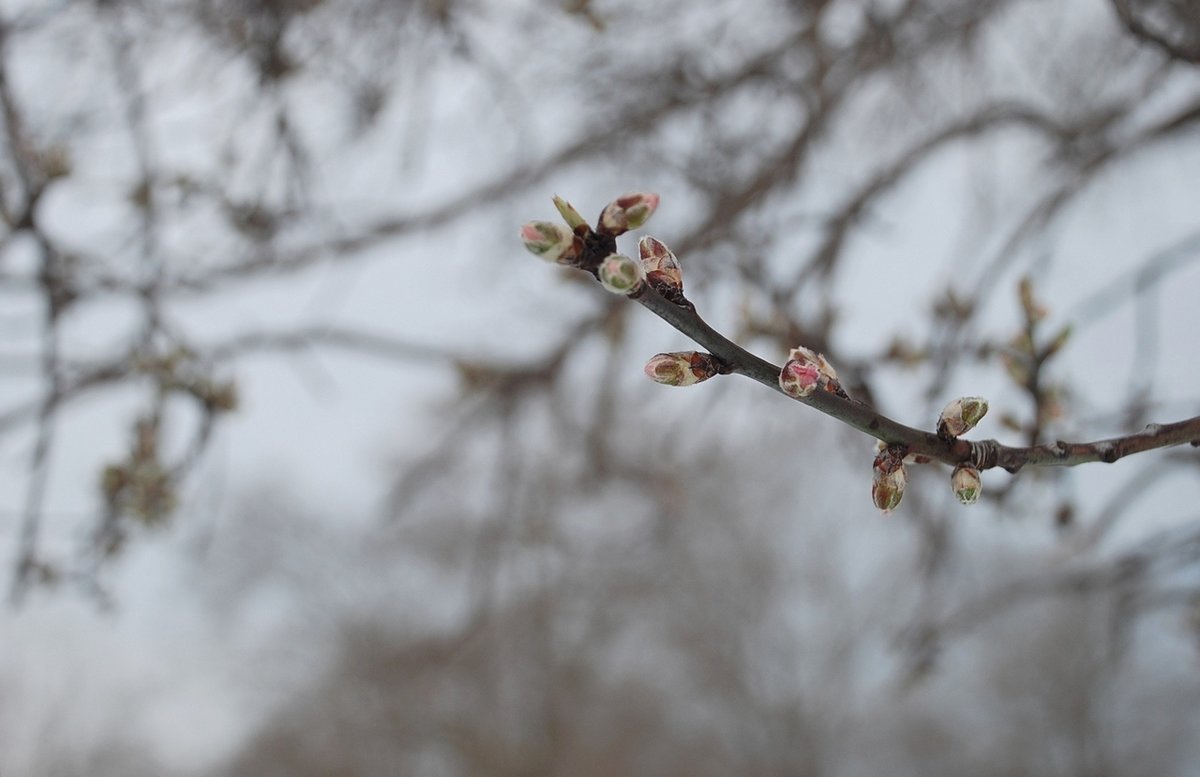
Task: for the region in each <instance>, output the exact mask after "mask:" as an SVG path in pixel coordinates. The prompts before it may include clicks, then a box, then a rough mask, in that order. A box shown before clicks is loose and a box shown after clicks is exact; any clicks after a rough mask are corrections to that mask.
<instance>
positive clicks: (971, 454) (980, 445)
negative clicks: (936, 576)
mask: <svg viewBox="0 0 1200 777" xmlns="http://www.w3.org/2000/svg"><path fill="white" fill-rule="evenodd" d="M632 297H633V298H634V299H636V300H637V302H638V303H640V304H641V305H642V306H643V307H644V308H646V309H647V310H649V311H650V312H651V313H654V314H655V315H656V316H658V317H659V318H661V319H663V320H664V321H666V322H667V323H668V324H670V325H671V326H673V327H675V328H676V329H678V330H679V331H680V332H682V333H683V334H685V335H687V336H688V337H689V338H691V339H692V340H693V341H695V342H696V343H697V344H699V345H700V346H702V347H703V348H705V349H706V350H708V351H709V353H711V354H713V355H714V356H716V357H717V358H718V359H720V360H721V361H722V362H724V363H725V365H726V366H727V367H728V368H729V371H730V372H732V373H737V374H739V375H745V376H746V377H748V378H750V379H752V380H755V381H758V382H759V383H761V384H763V385H764V386H767V387H769V388H771V389H773V390H775V391H778V392H779V393H780V394H784V392H783V390H782V389H781V388H780V387H779V373H780V370H781V369H782V368H781V367H779V366H777V365H775V364H772V363H770V362H768V361H765V360H763V359H760V358H759V357H757V356H755V355H754V354H752V353H750V352H749V351H747V350H746V349H744V348H742V347H741V346H740V345H738V344H737V343H734V342H733V341H731V340H729V339H728V338H727V337H725V336H724V335H722V334H721V333H720V332H718V331H716V330H715V329H713V328H712V327H711V326H709V325H708V323H706V322H705V321H704V319H702V318H701V317H700V315H699V314H698V313H697V312H696V311H695V309H694V308H693V307H690V306H683V305H678V304H676V303H674V302H671V301H669V300H667V299H666V298H665V297H663V296H662V295H661V294H659V293H658V292H656V291H654V290H653V289H651V288H650V287H649V286H645V285H644V286H643V287H642V290H641V291H640V292H639V293H637V294H636V295H632ZM784 396H790V395H788V394H784ZM792 398H793V399H796V400H797V401H799V402H803V403H804V404H806V405H808V406H809V407H812V408H815V409H816V410H819V411H820V412H822V413H825V414H826V415H828V416H832V417H833V418H836V419H837V420H839V421H841V422H842V423H844V424H847V425H848V426H852V427H854V428H855V429H858V430H859V431H861V432H864V433H866V434H869V435H871V436H872V437H874V438H876V439H878V440H882V441H883V442H884V443H886V444H888V445H902V446H904V447H905V448H906V449H907V451H908V453H909V454H915V455H918V456H926V457H928V458H930V459H934V460H936V461H940V462H943V463H945V464H950V465H954V464H959V463H970V464H973V465H974V466H975V467H976V468H978V469H990V468H993V467H1001V468H1003V469H1005V470H1008V471H1009V472H1017V471H1018V470H1020V469H1021V468H1022V467H1026V466H1037V467H1073V466H1076V465H1079V464H1086V463H1089V462H1094V461H1102V462H1108V463H1111V462H1114V461H1116V460H1118V459H1121V458H1124V457H1125V456H1129V455H1131V454H1134V453H1141V452H1143V451H1148V450H1154V449H1157V448H1166V447H1170V446H1173V445H1182V444H1183V443H1190V444H1191V445H1193V446H1195V447H1200V417H1195V418H1189V419H1187V420H1185V421H1178V422H1175V423H1170V424H1161V425H1160V424H1150V425H1148V426H1147V427H1146V428H1145V429H1143V430H1142V431H1140V432H1136V433H1134V434H1129V435H1125V436H1122V437H1113V438H1109V439H1105V440H1097V441H1095V442H1079V443H1069V442H1063V441H1061V440H1059V441H1055V442H1053V443H1049V444H1043V445H1036V446H1033V447H1027V448H1020V447H1010V446H1007V445H1003V444H1001V443H1000V442H998V441H997V440H983V441H979V442H973V441H969V440H962V439H950V440H947V439H943V438H941V437H938V435H937V434H935V433H934V432H926V431H922V430H920V429H914V428H912V427H910V426H905V425H904V424H901V423H899V422H898V421H894V420H892V419H891V418H888V417H887V416H885V415H883V414H881V413H879V412H878V411H876V410H875V409H874V408H872V407H870V406H869V405H867V404H865V403H862V402H859V401H857V400H854V399H844V398H842V397H839V396H837V395H836V394H833V393H831V392H828V391H816V392H814V393H812V394H810V395H809V396H807V397H792Z"/></svg>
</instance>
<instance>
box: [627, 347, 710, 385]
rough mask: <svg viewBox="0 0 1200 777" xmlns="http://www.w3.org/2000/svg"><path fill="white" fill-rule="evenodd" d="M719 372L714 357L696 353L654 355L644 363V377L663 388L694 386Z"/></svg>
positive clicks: (683, 352)
mask: <svg viewBox="0 0 1200 777" xmlns="http://www.w3.org/2000/svg"><path fill="white" fill-rule="evenodd" d="M720 370H721V365H720V363H719V362H718V361H717V358H716V357H715V356H713V355H712V354H710V353H700V352H698V351H681V352H677V353H660V354H655V355H654V356H653V357H651V358H650V361H648V362H646V376H647V377H649V378H650V380H652V381H654V382H655V383H662V384H663V385H665V386H694V385H695V384H697V383H700V382H701V381H705V380H708V379H709V378H711V377H712V376H713V375H717V374H718V373H719V372H720Z"/></svg>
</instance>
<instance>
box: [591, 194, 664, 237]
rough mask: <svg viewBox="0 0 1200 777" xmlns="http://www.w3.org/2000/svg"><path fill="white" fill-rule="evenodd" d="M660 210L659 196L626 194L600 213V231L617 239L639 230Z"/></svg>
mask: <svg viewBox="0 0 1200 777" xmlns="http://www.w3.org/2000/svg"><path fill="white" fill-rule="evenodd" d="M657 208H658V195H657V194H648V193H645V192H633V193H632V194H624V195H622V196H620V197H618V198H617V199H615V200H613V201H612V202H610V203H609V204H608V205H606V206H605V207H604V210H603V211H601V213H600V231H601V232H603V233H604V234H607V235H612V236H613V237H616V236H618V235H623V234H625V233H626V232H628V231H629V230H631V229H637V228H638V227H640V226H641V225H643V224H645V223H646V220H647V219H649V218H650V216H651V215H652V214H653V213H654V211H655V210H656V209H657Z"/></svg>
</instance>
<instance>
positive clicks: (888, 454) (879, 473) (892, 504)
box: [871, 445, 908, 513]
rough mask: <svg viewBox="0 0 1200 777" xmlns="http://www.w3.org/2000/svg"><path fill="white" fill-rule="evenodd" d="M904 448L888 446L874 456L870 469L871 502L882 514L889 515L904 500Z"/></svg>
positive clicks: (905, 473) (905, 480) (905, 479)
mask: <svg viewBox="0 0 1200 777" xmlns="http://www.w3.org/2000/svg"><path fill="white" fill-rule="evenodd" d="M904 454H905V449H904V446H897V445H893V446H889V447H887V448H885V449H883V450H882V451H880V452H879V453H878V454H877V455H876V456H875V465H874V467H873V468H872V475H873V478H872V482H871V501H873V502H874V503H875V506H876V507H877V508H879V509H880V510H882V511H883V512H884V513H890V512H891V511H892V510H895V509H896V507H898V506H899V504H900V500H901V499H903V498H904V486H905V485H907V483H908V473H907V472H905V470H904Z"/></svg>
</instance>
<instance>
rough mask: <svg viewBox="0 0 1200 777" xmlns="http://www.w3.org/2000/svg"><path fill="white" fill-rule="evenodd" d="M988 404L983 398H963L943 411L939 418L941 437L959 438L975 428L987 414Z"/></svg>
mask: <svg viewBox="0 0 1200 777" xmlns="http://www.w3.org/2000/svg"><path fill="white" fill-rule="evenodd" d="M987 411H988V403H987V400H986V399H984V398H982V397H962V398H960V399H956V400H954V401H953V402H951V403H950V404H948V405H946V407H945V408H943V409H942V413H941V415H939V416H938V424H937V433H938V436H939V437H942V438H951V437H959V436H961V435H963V434H966V433H967V432H969V431H971V430H972V429H974V428H975V424H977V423H979V421H980V420H981V419H982V418H983V417H984V415H986V414H987Z"/></svg>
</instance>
